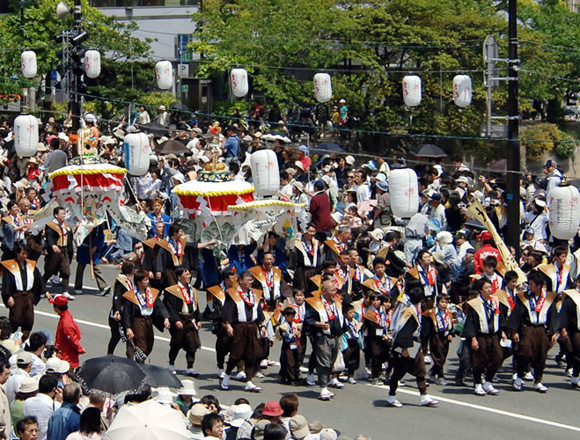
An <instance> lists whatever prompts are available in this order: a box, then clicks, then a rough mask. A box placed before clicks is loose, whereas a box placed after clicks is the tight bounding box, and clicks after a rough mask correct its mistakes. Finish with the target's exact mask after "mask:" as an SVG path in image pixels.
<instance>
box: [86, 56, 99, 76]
mask: <svg viewBox="0 0 580 440" xmlns="http://www.w3.org/2000/svg"><path fill="white" fill-rule="evenodd" d="M85 73H86V74H87V76H88V77H89V78H97V77H98V76H99V75H100V74H101V54H100V53H99V51H98V50H87V51H86V52H85Z"/></svg>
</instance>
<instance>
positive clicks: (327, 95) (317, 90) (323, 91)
mask: <svg viewBox="0 0 580 440" xmlns="http://www.w3.org/2000/svg"><path fill="white" fill-rule="evenodd" d="M314 95H315V96H316V100H317V101H318V102H321V103H325V102H328V101H330V100H331V99H332V80H331V79H330V75H329V74H328V73H317V74H316V75H314Z"/></svg>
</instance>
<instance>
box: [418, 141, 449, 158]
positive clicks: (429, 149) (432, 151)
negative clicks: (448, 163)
mask: <svg viewBox="0 0 580 440" xmlns="http://www.w3.org/2000/svg"><path fill="white" fill-rule="evenodd" d="M411 152H412V153H413V154H415V155H416V156H419V157H447V153H445V151H443V150H442V149H441V148H439V147H438V146H437V145H433V144H423V145H420V146H419V148H416V149H413V150H411Z"/></svg>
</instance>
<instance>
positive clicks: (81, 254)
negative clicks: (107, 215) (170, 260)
mask: <svg viewBox="0 0 580 440" xmlns="http://www.w3.org/2000/svg"><path fill="white" fill-rule="evenodd" d="M103 227H104V226H103V225H100V226H97V227H96V228H94V229H93V230H92V231H91V233H90V234H89V235H88V236H87V237H85V239H84V240H83V242H82V244H81V245H80V246H79V247H78V249H77V261H78V262H79V263H81V264H91V255H90V252H89V251H90V248H89V241H90V244H91V246H92V247H95V248H97V250H96V252H95V253H94V254H93V264H99V263H100V262H101V256H102V252H103V249H104V247H105V233H104V232H103Z"/></svg>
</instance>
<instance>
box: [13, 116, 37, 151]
mask: <svg viewBox="0 0 580 440" xmlns="http://www.w3.org/2000/svg"><path fill="white" fill-rule="evenodd" d="M38 136H39V135H38V119H36V118H35V117H34V116H32V115H20V116H18V117H17V118H16V119H15V120H14V148H15V149H16V154H18V155H19V156H21V157H30V156H34V155H35V154H36V152H37V151H38Z"/></svg>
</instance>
